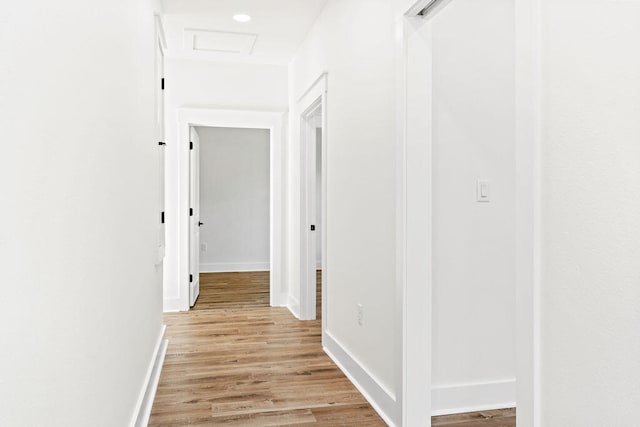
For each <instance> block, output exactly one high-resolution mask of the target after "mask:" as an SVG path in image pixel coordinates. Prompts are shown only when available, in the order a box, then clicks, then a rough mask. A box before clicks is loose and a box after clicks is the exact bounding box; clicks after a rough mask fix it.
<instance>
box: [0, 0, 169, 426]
mask: <svg viewBox="0 0 640 427" xmlns="http://www.w3.org/2000/svg"><path fill="white" fill-rule="evenodd" d="M0 33H1V34H0V133H1V137H0V139H1V140H2V155H0V195H1V197H2V200H1V202H0V204H1V205H2V209H0V224H2V226H1V227H0V283H1V284H2V298H0V337H1V340H2V349H3V350H2V352H0V402H2V403H1V404H0V406H1V407H2V409H1V410H0V425H5V426H18V425H47V426H88V425H91V426H125V425H129V423H130V422H131V420H132V417H133V414H134V407H135V405H136V402H137V400H138V397H139V395H140V393H141V391H143V386H144V384H143V382H144V379H145V375H146V373H147V369H148V367H149V365H150V363H151V362H152V360H151V358H152V353H153V351H154V346H155V344H156V342H157V340H158V338H159V334H160V331H161V327H162V317H161V310H162V292H161V288H162V285H161V282H160V280H161V272H160V270H159V269H158V267H156V265H155V263H156V260H157V256H158V254H157V244H158V230H159V224H158V223H159V211H158V202H159V195H160V194H159V193H160V186H159V180H158V176H159V171H158V162H157V158H158V150H159V147H158V145H157V141H156V139H155V134H154V89H155V85H156V84H157V83H158V82H157V81H156V80H155V79H154V47H155V44H156V39H155V30H154V18H153V10H152V7H151V3H150V2H148V1H144V0H136V1H130V0H114V1H108V2H86V1H80V0H68V1H65V2H50V1H44V0H31V1H23V2H11V3H10V4H3V6H2V8H1V10H0Z"/></svg>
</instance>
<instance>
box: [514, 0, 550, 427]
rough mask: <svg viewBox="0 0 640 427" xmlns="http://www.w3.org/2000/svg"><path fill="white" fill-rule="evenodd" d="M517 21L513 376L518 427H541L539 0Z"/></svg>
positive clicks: (524, 2)
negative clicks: (515, 388) (514, 360)
mask: <svg viewBox="0 0 640 427" xmlns="http://www.w3.org/2000/svg"><path fill="white" fill-rule="evenodd" d="M515 6H516V7H515V15H516V16H515V19H516V40H515V41H516V171H517V175H516V233H517V234H516V242H517V246H516V313H517V318H516V323H517V329H516V332H517V333H516V378H517V379H518V381H517V403H518V427H541V426H542V414H543V411H542V407H541V396H540V393H541V391H540V381H541V379H540V378H541V360H540V358H541V356H540V350H541V341H540V323H541V309H540V299H541V278H540V274H541V265H540V263H541V261H540V260H541V253H540V252H541V249H540V230H541V225H540V221H541V216H542V215H541V212H540V209H541V207H542V202H541V189H540V186H541V182H542V180H541V172H540V165H541V152H540V150H541V145H542V144H541V131H542V119H541V111H542V101H541V93H542V89H541V88H542V72H541V66H542V65H541V64H542V59H541V45H542V41H541V40H542V36H541V34H542V31H541V23H542V17H541V16H542V14H541V2H540V0H515Z"/></svg>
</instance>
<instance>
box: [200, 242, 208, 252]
mask: <svg viewBox="0 0 640 427" xmlns="http://www.w3.org/2000/svg"><path fill="white" fill-rule="evenodd" d="M200 252H207V244H206V243H200Z"/></svg>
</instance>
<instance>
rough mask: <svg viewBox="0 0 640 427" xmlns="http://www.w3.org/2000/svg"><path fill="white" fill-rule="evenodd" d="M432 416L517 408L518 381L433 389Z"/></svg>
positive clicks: (511, 380) (444, 386)
mask: <svg viewBox="0 0 640 427" xmlns="http://www.w3.org/2000/svg"><path fill="white" fill-rule="evenodd" d="M431 397H432V415H433V416H438V415H450V414H463V413H466V412H477V411H489V410H492V409H506V408H515V406H516V379H515V378H513V379H509V380H504V381H488V382H483V383H474V384H455V385H443V386H436V387H433V389H432V393H431Z"/></svg>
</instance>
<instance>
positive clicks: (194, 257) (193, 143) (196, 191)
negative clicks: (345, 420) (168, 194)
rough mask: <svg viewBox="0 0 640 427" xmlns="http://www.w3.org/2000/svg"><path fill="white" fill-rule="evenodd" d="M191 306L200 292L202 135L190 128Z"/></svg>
mask: <svg viewBox="0 0 640 427" xmlns="http://www.w3.org/2000/svg"><path fill="white" fill-rule="evenodd" d="M189 134H190V142H189V148H190V150H189V154H190V155H189V171H190V176H189V179H190V182H189V202H190V203H189V206H190V208H189V306H190V307H193V306H194V304H195V303H196V300H197V299H198V295H199V294H200V226H202V225H203V224H202V223H201V222H200V137H199V136H198V132H197V131H196V129H195V128H193V127H192V128H190V129H189Z"/></svg>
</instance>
